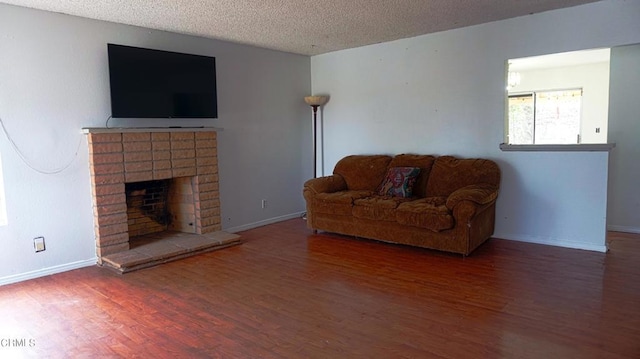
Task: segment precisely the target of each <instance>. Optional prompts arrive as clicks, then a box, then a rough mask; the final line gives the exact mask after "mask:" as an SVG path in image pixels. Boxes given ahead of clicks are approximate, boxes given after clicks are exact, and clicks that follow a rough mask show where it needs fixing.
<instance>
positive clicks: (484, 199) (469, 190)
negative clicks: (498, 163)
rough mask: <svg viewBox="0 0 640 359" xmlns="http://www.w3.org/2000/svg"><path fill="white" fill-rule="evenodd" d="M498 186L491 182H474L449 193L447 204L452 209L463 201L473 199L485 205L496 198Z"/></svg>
mask: <svg viewBox="0 0 640 359" xmlns="http://www.w3.org/2000/svg"><path fill="white" fill-rule="evenodd" d="M497 197H498V188H497V187H496V186H494V185H490V184H484V183H482V184H474V185H470V186H466V187H462V188H460V189H458V190H456V191H454V192H453V193H451V194H450V195H449V197H448V198H447V203H446V206H447V208H448V209H450V210H452V209H453V207H455V206H456V205H457V204H458V203H460V202H462V201H471V202H474V203H476V204H479V205H485V204H488V203H491V202H493V201H495V200H496V198H497Z"/></svg>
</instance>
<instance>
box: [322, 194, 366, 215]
mask: <svg viewBox="0 0 640 359" xmlns="http://www.w3.org/2000/svg"><path fill="white" fill-rule="evenodd" d="M372 194H373V192H372V191H339V192H332V193H318V194H317V195H316V196H315V199H314V201H313V210H314V211H315V212H317V213H328V214H337V215H342V216H351V211H352V208H353V202H354V201H355V200H357V199H360V198H365V197H368V196H371V195H372Z"/></svg>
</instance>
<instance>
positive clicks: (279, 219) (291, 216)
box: [222, 212, 304, 233]
mask: <svg viewBox="0 0 640 359" xmlns="http://www.w3.org/2000/svg"><path fill="white" fill-rule="evenodd" d="M303 213H304V212H296V213H291V214H287V215H284V216H279V217H273V218H269V219H265V220H263V221H258V222H253V223H248V224H244V225H242V226H237V227H231V228H223V229H222V230H223V231H226V232H229V233H238V232H242V231H247V230H250V229H254V228H258V227H262V226H266V225H268V224H273V223H278V222H282V221H287V220H289V219H294V218H301V217H302V214H303Z"/></svg>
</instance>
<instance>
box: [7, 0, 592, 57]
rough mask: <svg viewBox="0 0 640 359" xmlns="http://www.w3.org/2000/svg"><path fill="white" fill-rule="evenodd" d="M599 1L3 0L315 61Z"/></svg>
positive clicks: (9, 2) (8, 2)
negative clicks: (338, 53) (323, 56)
mask: <svg viewBox="0 0 640 359" xmlns="http://www.w3.org/2000/svg"><path fill="white" fill-rule="evenodd" d="M595 1H597V0H324V1H319V0H254V1H251V0H54V1H52V0H0V3H6V4H13V5H19V6H25V7H30V8H36V9H42V10H48V11H54V12H60V13H64V14H69V15H76V16H81V17H86V18H90V19H98V20H106V21H111V22H116V23H121V24H128V25H136V26H142V27H147V28H152V29H157V30H166V31H172V32H177V33H182V34H190V35H197V36H203V37H208V38H213V39H219V40H227V41H233V42H237V43H242V44H248V45H254V46H259V47H264V48H269V49H274V50H280V51H286V52H292V53H298V54H304V55H318V54H322V53H326V52H331V51H337V50H343V49H347V48H353V47H359V46H364V45H369V44H375V43H380V42H385V41H391V40H397V39H402V38H407V37H413V36H418V35H423V34H428V33H433V32H438V31H443V30H449V29H454V28H459V27H465V26H470V25H477V24H481V23H486V22H491V21H496V20H502V19H507V18H512V17H516V16H523V15H527V14H533V13H538V12H542V11H547V10H553V9H558V8H564V7H570V6H575V5H580V4H586V3H591V2H595Z"/></svg>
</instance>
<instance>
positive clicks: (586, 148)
mask: <svg viewBox="0 0 640 359" xmlns="http://www.w3.org/2000/svg"><path fill="white" fill-rule="evenodd" d="M614 147H616V144H615V143H585V144H575V145H509V144H506V143H501V144H500V149H501V150H502V151H505V152H509V151H511V152H524V151H528V152H605V151H606V152H608V151H611V150H612V149H613V148H614Z"/></svg>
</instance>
